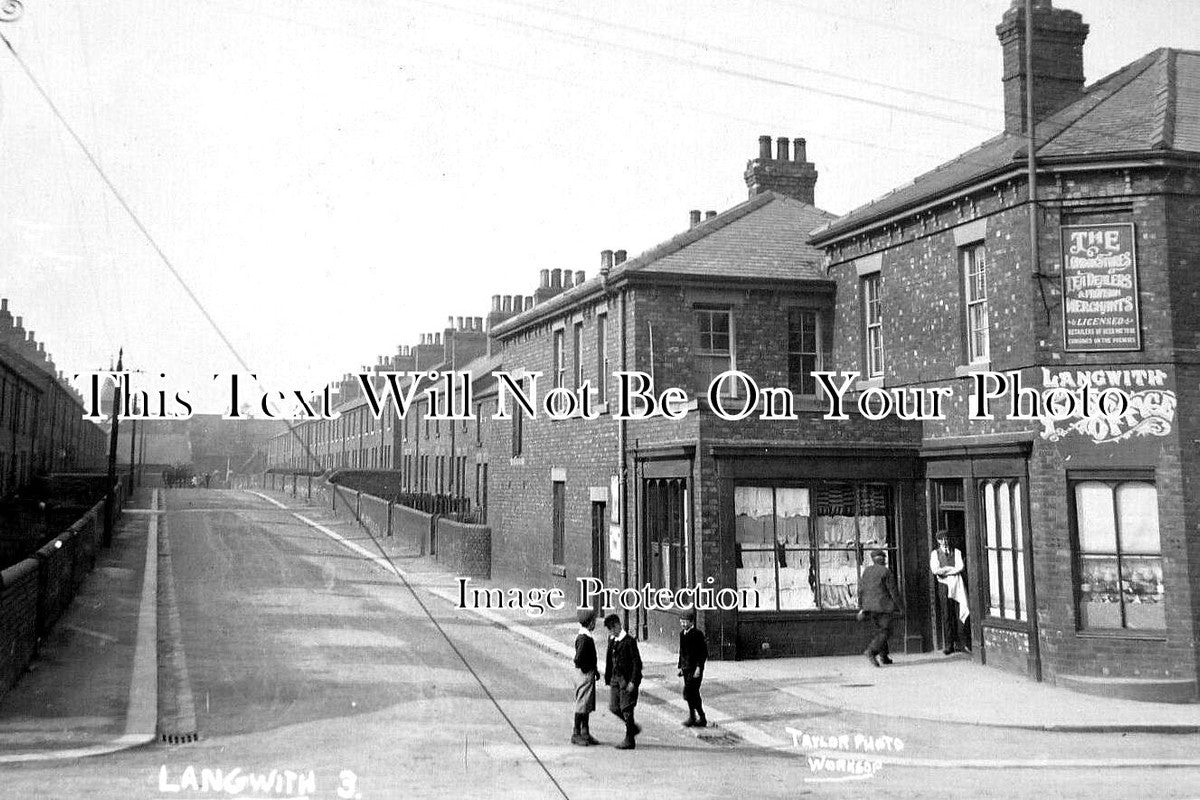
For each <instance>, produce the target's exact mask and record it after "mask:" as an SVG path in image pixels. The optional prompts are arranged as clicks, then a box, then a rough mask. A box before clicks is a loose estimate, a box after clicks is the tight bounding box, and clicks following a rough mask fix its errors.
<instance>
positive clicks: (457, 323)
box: [454, 317, 466, 331]
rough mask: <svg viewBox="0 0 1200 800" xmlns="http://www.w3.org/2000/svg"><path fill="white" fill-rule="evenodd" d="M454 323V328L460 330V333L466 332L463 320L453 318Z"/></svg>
mask: <svg viewBox="0 0 1200 800" xmlns="http://www.w3.org/2000/svg"><path fill="white" fill-rule="evenodd" d="M454 323H455V325H454V327H456V328H458V330H460V331H463V330H466V328H464V327H463V318H462V317H455V318H454Z"/></svg>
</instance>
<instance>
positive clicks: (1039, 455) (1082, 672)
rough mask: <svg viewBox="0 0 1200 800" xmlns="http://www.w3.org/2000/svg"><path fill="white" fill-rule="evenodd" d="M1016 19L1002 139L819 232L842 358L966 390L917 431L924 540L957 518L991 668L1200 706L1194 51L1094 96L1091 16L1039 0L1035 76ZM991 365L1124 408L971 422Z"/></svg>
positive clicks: (1005, 30) (1139, 69) (1145, 64)
mask: <svg viewBox="0 0 1200 800" xmlns="http://www.w3.org/2000/svg"><path fill="white" fill-rule="evenodd" d="M1025 23H1026V20H1025V11H1024V4H1023V3H1021V2H1014V3H1013V6H1012V8H1010V9H1009V10H1008V11H1006V12H1005V14H1004V17H1003V20H1002V22H1001V24H1000V25H999V27H998V28H997V34H998V36H999V39H1000V42H1001V45H1002V47H1003V49H1004V75H1003V93H1004V106H1005V109H1004V110H1005V126H1004V131H1003V132H1002V133H1001V134H999V135H998V136H996V137H995V138H993V139H990V140H988V141H987V142H984V143H983V144H982V145H980V146H979V147H978V148H976V149H974V150H972V151H970V152H968V153H965V154H963V155H962V156H960V157H959V158H956V159H954V160H952V161H949V162H947V163H946V164H943V165H942V166H941V167H939V168H938V169H936V170H934V171H932V172H930V173H927V174H925V175H921V176H918V177H917V178H916V179H915V180H914V181H913V182H912V183H911V184H909V185H907V186H904V187H902V188H899V189H897V190H896V191H894V192H892V193H890V194H888V195H886V196H884V197H882V198H880V199H879V200H877V201H876V202H874V203H871V204H869V205H867V206H863V207H862V208H860V209H858V210H856V211H852V212H851V213H849V214H847V215H845V216H843V217H842V218H840V219H838V220H836V221H834V222H832V223H830V224H828V225H826V226H824V227H823V228H821V229H820V230H818V231H817V232H816V233H815V234H814V236H813V237H812V238H811V239H810V242H811V243H812V244H813V245H815V246H818V247H820V248H822V249H823V250H824V252H825V255H826V263H827V264H828V274H829V277H830V279H832V280H834V281H836V283H837V297H838V302H837V314H836V319H835V323H834V324H835V327H836V328H837V329H838V330H839V331H840V333H839V335H838V336H837V337H836V343H835V346H834V349H833V360H834V362H835V363H837V364H839V365H840V366H841V367H842V368H849V367H851V366H853V368H855V369H858V370H859V371H860V372H862V373H863V374H864V376H865V377H866V378H867V379H868V380H869V381H873V382H875V383H876V384H877V385H879V386H882V387H886V388H903V387H912V386H918V385H920V386H925V387H930V386H940V387H946V388H947V389H948V390H949V391H950V392H951V393H952V395H953V402H952V403H951V405H950V408H949V410H948V413H947V415H946V419H945V420H939V421H926V422H923V423H921V432H920V460H921V471H922V473H923V475H924V481H923V490H924V491H923V494H924V495H925V504H926V509H927V513H928V518H927V520H926V527H927V532H926V539H925V541H924V546H925V548H932V547H933V546H934V542H933V538H932V534H933V532H934V531H935V530H936V529H948V530H949V531H950V532H951V536H952V538H953V539H954V540H955V542H956V546H958V547H960V548H961V549H962V550H963V552H964V553H965V556H966V560H967V571H966V573H967V584H968V590H969V597H970V604H971V609H972V615H971V627H972V631H971V634H972V638H973V640H974V641H975V642H976V643H977V644H976V648H975V654H974V657H975V658H976V659H977V660H981V661H983V662H986V663H988V664H990V665H994V666H998V667H1001V668H1003V669H1008V670H1012V671H1016V672H1019V673H1023V674H1027V675H1030V676H1031V677H1033V678H1035V679H1043V680H1048V681H1051V682H1054V683H1056V684H1059V685H1062V686H1069V687H1072V688H1075V689H1079V690H1082V691H1090V692H1096V693H1099V694H1104V695H1108V696H1128V697H1134V698H1143V699H1150V698H1153V699H1162V700H1178V701H1194V700H1195V699H1196V697H1197V680H1198V676H1200V672H1198V664H1197V658H1198V657H1197V652H1196V647H1195V643H1196V637H1197V629H1198V627H1200V613H1198V610H1200V603H1198V602H1197V599H1196V598H1197V592H1200V446H1198V445H1197V442H1200V311H1198V309H1200V303H1198V300H1200V232H1198V231H1197V227H1196V221H1197V220H1198V219H1200V53H1196V52H1188V51H1182V50H1174V49H1160V50H1156V51H1154V52H1152V53H1149V54H1147V55H1145V56H1143V57H1142V58H1140V59H1138V60H1136V61H1134V62H1132V63H1130V64H1128V65H1126V66H1124V67H1122V68H1121V69H1119V70H1117V71H1116V72H1114V73H1113V74H1111V75H1109V76H1107V77H1104V78H1102V79H1101V80H1099V81H1096V82H1095V83H1093V84H1092V85H1090V86H1085V85H1084V80H1083V42H1084V40H1085V38H1086V36H1087V32H1088V27H1087V25H1085V24H1084V23H1083V21H1082V19H1081V18H1080V16H1079V15H1078V14H1076V13H1075V12H1072V11H1068V10H1065V9H1060V8H1055V7H1053V5H1052V3H1051V2H1049V0H1044V1H1042V0H1039V1H1038V2H1035V3H1034V6H1033V20H1032V28H1033V36H1032V48H1033V50H1032V53H1031V54H1030V55H1031V56H1032V58H1031V60H1032V64H1033V75H1032V76H1028V75H1026V66H1025V65H1026V53H1025V46H1026V43H1025ZM1029 77H1031V78H1032V81H1031V82H1032V87H1033V89H1032V91H1033V102H1032V108H1033V122H1034V126H1033V133H1034V137H1033V140H1034V142H1035V154H1036V158H1035V163H1036V171H1035V174H1036V196H1035V201H1036V202H1035V203H1034V204H1031V203H1030V185H1031V181H1030V179H1029V178H1030V171H1029V168H1028V163H1027V155H1028V147H1029V138H1028V127H1029V126H1028V124H1027V122H1026V120H1027V116H1026V101H1027V98H1026V91H1027V88H1026V87H1027V78H1029ZM1031 217H1032V219H1031ZM981 371H991V372H997V373H1009V374H1015V375H1017V376H1019V378H1020V380H1021V382H1022V384H1023V385H1024V387H1026V388H1027V389H1030V390H1032V391H1033V392H1034V393H1036V394H1038V396H1041V397H1043V398H1045V397H1048V396H1049V393H1050V392H1051V390H1054V391H1055V392H1057V394H1058V396H1059V398H1060V399H1061V400H1062V402H1064V403H1065V402H1066V398H1067V397H1068V396H1075V397H1076V398H1078V397H1081V396H1082V395H1081V393H1082V391H1083V387H1085V386H1086V387H1087V388H1088V389H1089V390H1090V391H1093V392H1099V391H1102V390H1104V389H1107V388H1112V389H1117V390H1120V391H1121V392H1122V393H1124V395H1125V396H1127V397H1128V398H1129V400H1130V404H1129V407H1128V408H1127V409H1126V410H1125V413H1123V414H1114V415H1110V416H1104V415H1099V414H1094V413H1092V414H1087V413H1085V412H1083V411H1082V410H1077V412H1076V413H1074V414H1065V413H1064V414H1059V415H1057V416H1058V417H1060V418H1058V419H1055V418H1053V416H1054V415H1051V414H1049V413H1043V414H1041V415H1040V416H1039V417H1037V418H1035V419H1032V420H1026V421H1022V420H1019V419H1012V418H1011V415H1010V414H1008V413H1007V407H1005V410H1002V411H1001V412H1000V413H997V415H996V418H995V419H994V420H990V421H989V420H969V419H968V415H967V401H968V396H969V392H970V391H971V387H972V386H973V385H974V382H975V381H976V380H977V379H976V378H974V377H973V375H974V374H976V373H979V372H981ZM1027 397H1028V398H1029V402H1030V403H1032V402H1033V399H1032V398H1033V395H1032V394H1028V393H1027ZM1032 408H1033V407H1032V406H1028V407H1027V409H1028V410H1032ZM930 602H932V587H931V590H930Z"/></svg>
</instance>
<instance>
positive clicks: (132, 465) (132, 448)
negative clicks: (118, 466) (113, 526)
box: [126, 398, 139, 497]
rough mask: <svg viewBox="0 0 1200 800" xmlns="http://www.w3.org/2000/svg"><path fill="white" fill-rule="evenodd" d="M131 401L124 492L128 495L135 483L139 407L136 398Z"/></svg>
mask: <svg viewBox="0 0 1200 800" xmlns="http://www.w3.org/2000/svg"><path fill="white" fill-rule="evenodd" d="M133 402H134V406H133V409H132V410H133V415H132V417H133V418H132V424H133V427H132V428H130V429H129V491H128V492H126V494H127V495H128V496H129V497H133V490H134V487H135V486H136V485H137V473H136V472H135V470H136V469H137V435H138V424H137V415H138V410H139V409H138V406H137V399H136V398H135V399H134V401H133Z"/></svg>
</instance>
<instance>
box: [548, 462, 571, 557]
mask: <svg viewBox="0 0 1200 800" xmlns="http://www.w3.org/2000/svg"><path fill="white" fill-rule="evenodd" d="M550 496H551V512H550V515H551V520H550V522H551V524H550V561H551V563H552V564H559V565H561V564H563V563H564V561H563V550H564V544H565V540H566V529H567V484H566V483H564V482H563V481H554V482H553V483H552V484H551V493H550Z"/></svg>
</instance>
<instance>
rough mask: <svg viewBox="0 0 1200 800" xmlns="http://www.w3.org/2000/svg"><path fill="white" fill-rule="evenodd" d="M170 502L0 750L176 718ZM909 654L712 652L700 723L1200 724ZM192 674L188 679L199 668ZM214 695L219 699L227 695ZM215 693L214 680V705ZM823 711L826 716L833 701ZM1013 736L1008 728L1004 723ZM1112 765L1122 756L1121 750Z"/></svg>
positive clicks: (12, 705) (147, 518)
mask: <svg viewBox="0 0 1200 800" xmlns="http://www.w3.org/2000/svg"><path fill="white" fill-rule="evenodd" d="M248 494H252V495H256V496H257V497H259V498H261V499H263V500H265V501H267V502H269V503H271V504H272V505H273V506H275V507H276V508H278V509H286V510H287V511H288V512H289V514H290V515H291V516H293V517H294V518H295V519H296V520H298V521H299V522H300V523H302V524H304V525H307V526H308V527H309V528H310V529H312V530H313V531H314V536H317V538H318V539H321V538H325V539H327V540H328V541H329V542H330V543H331V544H336V547H335V548H334V550H338V548H341V552H346V551H348V552H346V555H347V557H353V558H359V559H363V560H365V561H368V562H369V563H373V564H374V567H375V568H377V569H379V570H382V571H384V572H390V573H393V574H394V575H396V576H399V577H402V578H403V579H404V580H405V581H406V582H408V583H409V584H411V585H412V586H414V587H417V588H418V589H419V590H421V593H422V594H425V596H426V597H428V596H430V595H432V596H433V597H436V598H438V599H439V600H438V601H437V602H436V603H435V605H438V606H439V612H438V613H439V616H445V617H447V618H450V619H453V618H455V617H456V616H457V617H463V616H470V617H475V618H482V619H483V620H486V621H487V622H489V623H491V624H493V625H495V626H501V627H502V628H503V629H505V630H507V631H509V632H511V633H512V634H513V635H516V636H518V637H520V638H521V639H522V640H523V641H525V642H528V643H529V644H532V645H534V646H536V647H538V648H540V649H542V650H544V651H546V652H548V653H551V654H553V655H555V656H556V657H564V658H567V657H570V656H571V655H572V654H573V650H572V648H571V643H572V642H573V639H574V635H575V632H576V630H577V624H576V622H575V620H574V613H573V611H572V610H570V609H567V610H563V611H557V612H555V611H548V612H547V613H545V614H543V615H542V616H537V617H531V616H528V615H527V614H526V613H524V612H523V611H520V610H486V609H478V610H471V611H469V612H464V611H457V610H456V609H455V606H456V605H457V601H458V586H457V582H456V576H454V575H451V574H448V573H447V572H445V571H443V570H442V569H440V568H439V565H437V564H436V563H435V562H433V561H432V560H431V559H429V558H422V557H416V556H414V555H413V554H410V553H405V552H403V551H402V550H401V548H400V547H399V545H398V543H397V542H396V541H394V540H387V539H382V540H378V539H373V538H372V537H368V536H365V535H363V533H362V532H361V531H359V532H358V533H357V535H354V534H352V533H351V532H353V531H354V527H353V526H350V525H347V524H346V521H345V520H338V519H337V518H334V517H332V515H331V514H330V512H328V510H325V509H316V508H305V506H304V505H303V503H302V502H299V501H296V500H295V499H293V498H291V497H289V496H286V495H284V494H283V493H276V492H249V493H248ZM156 503H158V493H157V492H151V491H149V490H141V491H139V493H138V494H137V495H136V496H135V497H134V499H133V501H132V502H131V503H130V504H129V506H128V507H127V511H126V513H125V514H124V516H123V517H122V519H121V521H120V523H119V525H118V527H117V530H116V535H115V539H114V543H113V545H112V547H110V548H107V549H105V550H103V551H102V553H101V555H100V558H99V560H98V562H97V566H96V569H95V570H94V571H93V573H92V574H91V575H90V576H89V577H88V579H87V580H86V582H85V583H84V585H83V587H82V589H81V591H80V593H79V595H77V597H76V599H75V602H74V603H73V604H72V605H71V607H70V609H69V610H68V612H67V614H66V615H65V616H64V618H63V619H62V620H60V621H59V623H58V625H57V626H56V627H55V629H54V631H53V632H52V634H51V636H50V637H49V638H48V639H47V641H45V642H44V643H43V644H42V647H41V650H40V654H39V657H38V659H37V660H36V661H35V662H34V663H33V665H32V666H31V668H30V671H29V672H28V673H27V674H26V675H25V676H23V678H22V679H21V681H20V682H19V683H18V684H17V686H16V687H14V688H13V689H12V690H11V691H10V692H9V693H8V694H6V695H5V696H4V697H3V698H2V699H0V764H4V763H11V762H23V761H47V760H53V759H64V758H78V757H81V756H89V755H100V754H104V753H112V752H116V751H119V750H123V749H128V748H134V747H137V746H139V745H144V744H147V743H150V742H153V741H155V740H156V736H157V733H158V731H159V730H160V729H161V728H162V725H163V720H161V719H158V717H160V716H161V715H162V711H161V709H162V708H163V705H162V704H161V703H159V698H158V695H157V691H158V687H159V685H170V682H169V681H168V682H167V683H166V684H160V681H162V675H163V674H168V675H169V674H171V673H172V672H174V671H176V669H177V667H175V666H173V665H172V661H171V658H170V656H171V654H170V653H169V652H168V653H166V654H163V655H164V656H165V657H164V658H160V653H159V652H158V649H157V648H158V643H159V642H161V641H169V640H170V638H171V634H170V631H163V632H162V636H160V631H159V629H158V624H157V619H158V618H160V617H161V614H160V613H159V612H160V611H161V609H159V608H158V606H159V605H160V603H161V602H162V600H161V596H162V594H161V590H160V588H159V585H158V584H159V575H158V570H157V568H156V565H157V564H158V560H159V553H158V547H157V540H158V538H159V537H158V536H157V535H156V533H157V528H158V520H159V519H161V517H160V516H159V515H160V513H161V512H159V511H157V510H156V508H157V506H156V505H155V504H156ZM339 530H340V531H342V533H339V532H338V531H339ZM185 541H186V540H185ZM351 553H352V554H353V556H351ZM231 563H233V564H236V563H237V560H236V559H232V560H231ZM284 563H286V560H285V562H284ZM259 574H261V573H259ZM472 585H473V586H477V587H479V588H487V587H489V586H495V587H504V588H507V586H509V585H510V584H506V583H504V582H503V581H498V580H497V581H487V580H479V579H475V580H473V582H472ZM156 597H157V598H159V599H157V600H156ZM317 599H318V600H319V598H317ZM172 602H173V601H172ZM273 602H274V601H273ZM190 624H192V625H193V626H194V625H198V624H200V621H199V620H196V621H193V622H192V623H190ZM168 627H169V625H168ZM297 635H298V634H297ZM162 637H166V638H165V639H163V638H162ZM642 656H643V660H644V662H645V665H646V667H645V671H646V674H647V676H648V680H647V682H646V684H645V685H644V687H643V694H644V695H645V696H646V697H648V698H650V701H649V702H651V703H652V704H653V706H654V707H656V709H657V712H658V713H659V714H660V716H662V715H665V716H666V717H669V718H671V719H676V718H681V717H682V716H683V715H684V714H685V713H686V705H685V704H684V703H683V701H682V699H681V697H680V692H679V685H678V680H676V679H675V677H674V676H675V670H674V663H675V653H674V652H673V650H672V649H671V648H668V647H665V646H663V645H660V644H657V643H655V642H646V643H643V646H642ZM228 657H229V658H232V656H228ZM895 658H896V663H895V664H894V665H893V666H890V667H884V668H875V667H872V666H871V665H870V664H868V663H867V661H866V659H864V658H862V657H861V656H858V657H832V658H777V659H764V660H751V661H712V662H710V663H709V666H708V669H707V670H706V675H705V696H706V705H707V707H708V712H709V719H710V720H711V721H712V722H714V723H715V725H714V726H713V727H712V728H710V729H707V730H698V729H697V730H694V731H692V734H693V735H695V736H696V737H697V738H699V739H701V740H703V741H705V742H706V743H707V744H715V745H720V744H723V743H724V741H723V738H722V737H731V740H740V741H742V742H745V743H746V744H749V745H752V746H757V747H761V748H770V749H773V750H776V751H780V750H791V749H793V748H800V747H801V745H800V743H799V739H800V737H802V736H803V735H804V734H812V731H801V730H798V729H796V728H795V727H791V726H789V725H784V724H782V723H780V722H779V720H784V719H790V720H795V719H797V717H796V709H798V708H806V707H808V708H811V707H819V708H822V709H829V710H836V711H841V712H850V713H853V714H859V715H866V716H869V717H875V718H892V719H897V720H912V721H922V722H929V723H938V724H947V723H949V724H952V725H969V726H976V727H982V728H996V729H1007V728H1015V729H1026V730H1033V731H1045V732H1058V733H1072V732H1075V733H1082V732H1092V733H1096V732H1112V733H1147V734H1155V733H1158V734H1162V733H1195V732H1200V705H1177V704H1163V703H1148V702H1135V701H1127V700H1117V699H1111V698H1110V699H1106V700H1105V701H1104V702H1097V701H1096V699H1095V698H1094V697H1089V696H1087V695H1082V694H1077V693H1074V692H1071V691H1068V690H1065V689H1059V688H1056V687H1053V686H1050V685H1047V684H1039V683H1035V682H1032V681H1028V680H1026V679H1024V678H1021V677H1019V676H1015V675H1010V674H1007V673H1004V672H1000V671H997V670H994V669H990V668H987V667H983V666H980V665H978V664H975V663H973V662H971V661H970V660H969V659H968V658H967V657H965V656H952V657H944V656H941V655H929V654H925V655H917V656H903V655H901V656H896V657H895ZM160 664H161V669H160V668H159V667H160ZM284 667H286V665H285V664H281V665H280V666H279V667H278V668H280V669H282V668H284ZM222 668H223V669H224V668H225V667H222ZM182 682H183V684H184V685H185V686H186V684H187V683H188V681H187V679H186V677H184V678H183V680H182ZM212 700H213V702H214V703H215V701H216V698H212ZM209 701H210V698H209V697H208V695H207V693H206V694H205V696H204V701H203V707H202V708H203V710H202V711H201V712H200V713H201V714H202V715H203V714H204V713H205V712H206V710H207V707H208V704H209ZM188 702H189V703H190V702H191V701H190V699H189V701H188ZM789 715H791V716H789ZM812 718H813V719H814V720H818V719H820V715H818V714H813V715H812ZM210 728H211V724H210ZM951 730H953V729H951ZM948 735H949V736H952V735H953V734H948ZM997 736H998V737H1003V732H1002V730H1001V731H998V732H997ZM814 743H815V744H816V745H817V747H816V750H818V751H819V742H818V741H817V740H816V739H813V740H812V742H810V743H809V745H808V746H806V747H804V748H803V749H805V750H813V749H814V748H813V746H812V745H813V744H814ZM931 750H932V748H931ZM910 755H912V754H910ZM906 757H907V756H905V755H903V754H893V755H892V756H890V757H889V756H885V757H883V760H884V761H885V762H887V761H888V759H889V758H891V760H892V761H896V762H898V763H900V762H903V759H904V758H906ZM927 761H928V762H929V763H928V765H929V766H936V765H937V763H936V759H932V758H931V759H927ZM1085 761H1086V759H1083V760H1080V759H1078V758H1077V759H1074V760H1072V761H1070V763H1069V765H1070V766H1086V764H1085V763H1084V762H1085ZM1132 761H1133V760H1132V759H1131V766H1132V765H1133V763H1132ZM909 763H912V761H911V758H910V761H909ZM958 763H962V762H961V761H960V762H958ZM1047 764H1050V765H1055V764H1056V765H1059V766H1062V765H1066V764H1068V762H1067V761H1066V760H1063V761H1062V762H1061V763H1059V762H1047ZM1104 764H1105V766H1110V767H1111V766H1118V765H1119V764H1118V763H1117V761H1115V760H1114V759H1112V758H1111V757H1108V758H1106V759H1105V761H1104ZM1137 764H1138V765H1146V764H1157V765H1159V766H1200V759H1193V758H1187V757H1183V758H1168V757H1166V756H1165V755H1164V757H1163V758H1160V759H1157V760H1155V759H1153V758H1149V759H1137ZM981 765H983V766H989V767H995V766H1003V763H1002V762H1001V761H998V760H996V759H993V760H990V761H987V762H986V764H984V763H983V762H982V761H981ZM1022 765H1023V766H1030V763H1029V762H1028V761H1024V762H1022Z"/></svg>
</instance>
